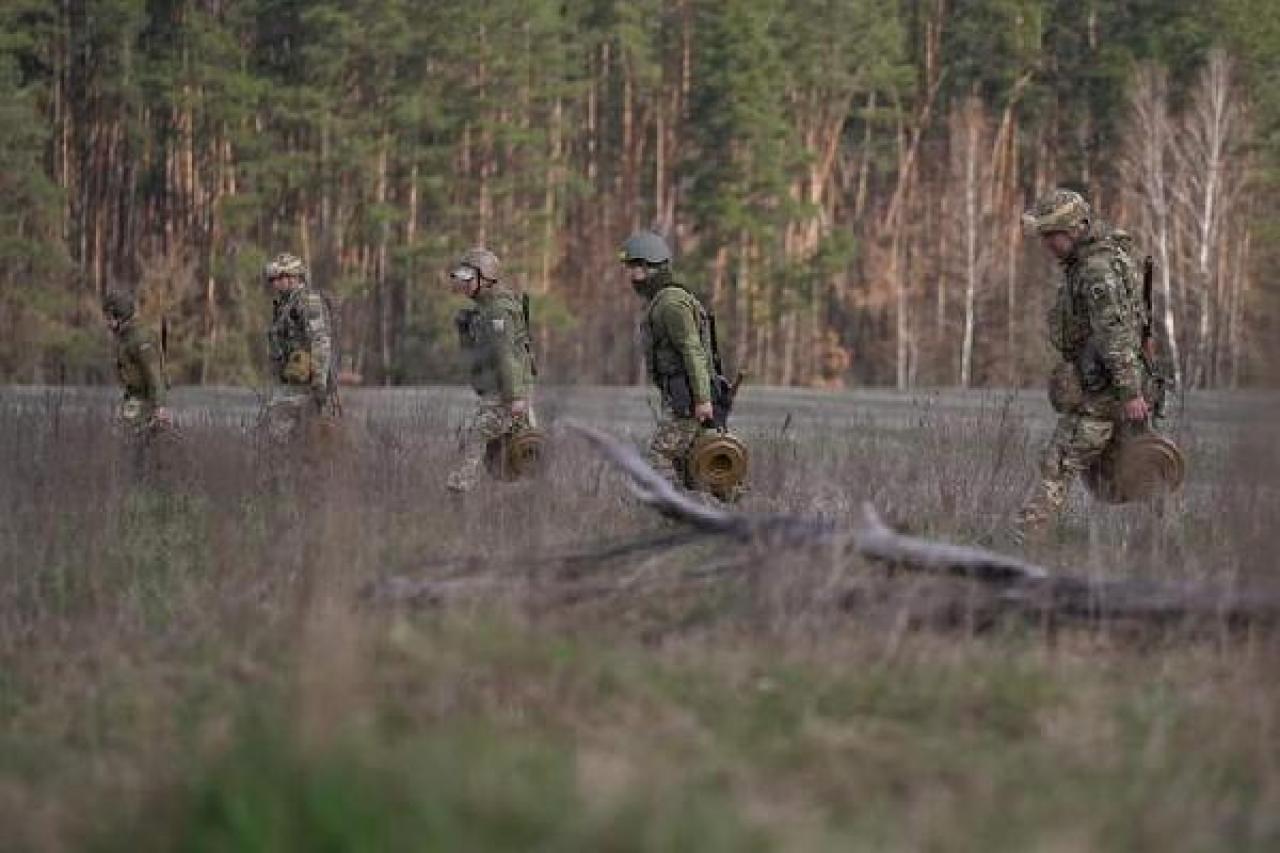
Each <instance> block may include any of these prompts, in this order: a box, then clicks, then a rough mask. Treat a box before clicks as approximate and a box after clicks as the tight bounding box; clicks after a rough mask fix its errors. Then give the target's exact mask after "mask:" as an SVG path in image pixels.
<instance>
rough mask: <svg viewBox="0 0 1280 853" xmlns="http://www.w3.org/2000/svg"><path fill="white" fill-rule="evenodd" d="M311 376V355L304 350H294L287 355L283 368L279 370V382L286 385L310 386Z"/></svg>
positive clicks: (312, 372)
mask: <svg viewBox="0 0 1280 853" xmlns="http://www.w3.org/2000/svg"><path fill="white" fill-rule="evenodd" d="M313 374H314V369H313V365H312V364H311V353H309V352H307V351H306V350H305V349H296V350H294V351H293V352H291V353H289V357H288V358H287V359H286V360H285V363H284V367H282V368H281V369H280V381H282V382H284V383H285V384H286V385H310V384H311V379H312V376H313Z"/></svg>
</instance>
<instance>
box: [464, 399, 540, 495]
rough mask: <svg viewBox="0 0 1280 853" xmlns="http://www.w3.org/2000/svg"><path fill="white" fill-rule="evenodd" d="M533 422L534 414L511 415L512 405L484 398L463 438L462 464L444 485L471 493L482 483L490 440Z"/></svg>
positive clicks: (477, 406)
mask: <svg viewBox="0 0 1280 853" xmlns="http://www.w3.org/2000/svg"><path fill="white" fill-rule="evenodd" d="M532 423H533V413H532V411H530V412H528V413H527V414H525V415H521V416H519V417H517V416H515V415H512V414H511V407H510V404H509V403H505V402H503V401H502V400H500V399H498V398H496V397H494V396H486V397H482V398H481V399H480V401H479V403H477V404H476V410H475V413H474V414H473V415H472V417H471V420H470V422H469V423H468V424H467V426H466V429H465V430H464V432H463V435H462V462H461V464H459V465H458V467H457V468H455V469H454V470H453V471H451V472H449V476H448V478H447V479H446V480H445V485H446V486H447V487H448V489H449V491H451V492H459V493H462V492H469V491H471V490H472V489H474V488H475V487H476V484H478V483H479V482H480V474H481V470H482V469H483V466H484V454H485V448H486V446H487V445H488V444H489V442H490V441H493V440H494V439H496V438H502V436H504V435H507V434H508V433H512V432H515V431H516V430H517V429H521V428H523V427H526V426H531V425H532Z"/></svg>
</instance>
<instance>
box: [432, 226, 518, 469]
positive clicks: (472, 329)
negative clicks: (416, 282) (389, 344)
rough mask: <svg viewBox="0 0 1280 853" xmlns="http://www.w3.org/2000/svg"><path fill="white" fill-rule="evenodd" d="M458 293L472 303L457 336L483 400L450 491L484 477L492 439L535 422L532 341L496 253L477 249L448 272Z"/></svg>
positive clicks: (461, 314)
mask: <svg viewBox="0 0 1280 853" xmlns="http://www.w3.org/2000/svg"><path fill="white" fill-rule="evenodd" d="M449 280H450V285H451V287H452V288H453V290H454V292H455V293H457V294H458V295H460V296H466V297H468V298H469V299H471V300H472V302H473V303H474V305H473V306H472V307H470V308H464V309H463V310H461V311H459V312H458V314H457V317H456V318H455V322H456V324H457V327H458V338H459V341H460V343H461V346H462V351H463V354H464V356H465V358H466V360H467V365H468V368H469V370H470V374H471V385H472V387H473V388H475V391H476V393H477V394H478V395H479V397H480V399H479V401H478V402H477V404H476V409H475V413H474V414H473V416H472V418H471V421H470V422H469V423H468V425H467V428H466V431H465V433H464V435H463V439H462V462H461V464H460V465H459V466H458V467H457V468H456V469H454V470H453V471H451V472H450V473H449V476H448V478H447V480H446V485H447V486H448V488H449V490H450V491H452V492H457V493H463V492H469V491H471V490H472V489H473V488H475V486H476V483H477V482H479V480H480V469H481V466H482V465H483V464H484V458H485V451H486V448H487V447H488V444H489V442H491V441H493V440H495V439H500V438H502V437H503V436H505V435H509V434H512V433H515V432H517V431H518V430H520V429H523V428H526V427H531V426H533V425H534V414H533V408H532V405H531V403H530V397H531V396H532V394H533V382H534V367H533V345H532V341H531V340H530V336H529V326H528V323H527V321H526V318H525V313H524V306H523V304H522V302H521V300H520V298H519V297H518V296H517V295H516V294H515V293H514V292H512V291H511V289H510V288H508V287H507V286H506V285H505V284H503V283H502V281H501V272H500V265H499V261H498V256H497V255H495V254H494V253H493V252H490V251H489V250H488V249H485V248H482V247H476V248H473V249H470V250H468V251H467V252H466V253H464V254H463V255H462V257H461V258H459V259H458V262H457V264H456V265H455V266H454V268H453V269H452V270H451V271H450V273H449Z"/></svg>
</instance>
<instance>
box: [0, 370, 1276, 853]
mask: <svg viewBox="0 0 1280 853" xmlns="http://www.w3.org/2000/svg"><path fill="white" fill-rule="evenodd" d="M220 393H221V394H222V396H219V395H218V394H216V393H215V394H212V395H210V394H208V393H200V392H197V393H191V394H186V395H180V396H179V398H178V403H179V404H178V416H179V418H180V420H182V421H183V422H184V423H185V432H184V436H185V437H184V439H183V441H182V442H181V443H180V444H179V445H172V446H165V447H162V448H159V449H157V450H156V452H154V453H152V454H151V455H150V456H149V457H148V458H146V459H138V458H136V457H135V454H134V453H133V451H132V449H131V448H130V447H129V446H128V444H127V443H126V442H124V441H122V440H121V438H120V437H119V436H117V435H116V434H115V433H114V432H113V430H112V427H111V422H110V398H109V396H107V395H104V394H98V393H88V392H33V391H28V392H19V391H12V390H11V391H6V392H4V393H3V394H0V502H2V504H0V826H3V827H4V828H5V836H6V840H7V842H9V843H12V844H13V846H14V849H20V850H40V851H58V850H72V849H82V848H89V849H104V850H131V851H132V850H169V849H182V850H211V851H212V850H263V851H266V850H308V851H309V850H319V849H326V850H353V851H355V850H361V851H363V850H370V851H372V850H400V849H429V850H481V849H483V850H527V849H544V850H560V849H578V850H601V849H607V850H699V851H702V850H726V851H729V850H733V851H737V850H753V849H759V850H773V849H785V850H848V849H877V850H879V849H912V850H915V849H946V850H956V849H959V850H992V849H997V850H1026V849H1053V850H1126V851H1127V850H1144V849H1152V850H1156V849H1159V850H1168V849H1193V850H1206V849H1208V850H1212V849H1221V850H1250V849H1259V850H1262V849H1275V847H1276V846H1277V844H1280V728H1278V723H1280V719H1278V716H1280V683H1278V681H1277V678H1276V676H1277V674H1278V673H1277V670H1278V668H1280V667H1278V665H1277V663H1276V662H1277V660H1280V658H1278V657H1277V651H1280V648H1278V646H1280V644H1278V642H1277V638H1276V637H1275V636H1273V635H1272V634H1271V633H1269V632H1266V631H1262V630H1253V631H1250V632H1243V631H1239V630H1232V629H1230V628H1228V627H1227V626H1225V625H1207V626H1206V625H1204V624H1197V625H1194V626H1191V625H1181V624H1173V625H1162V626H1160V627H1158V628H1153V627H1151V626H1139V625H1132V624H1123V623H1120V624H1115V623H1110V624H1088V625H1083V624H1032V623H1028V622H1027V621H1026V620H1025V619H1017V618H999V619H995V620H991V619H988V618H986V617H985V616H984V615H983V611H982V610H981V608H980V606H979V602H978V601H977V599H976V596H975V593H974V591H973V590H972V589H970V588H969V587H967V586H966V585H964V584H963V583H960V582H953V581H939V580H920V579H917V578H910V577H904V576H901V575H893V574H891V573H888V572H886V571H885V570H884V569H883V568H879V567H876V566H873V565H870V564H868V563H865V562H863V561H861V560H860V559H858V558H857V557H855V556H850V555H849V554H847V553H839V554H837V553H832V552H831V551H829V550H821V549H819V550H811V551H803V550H799V551H783V552H779V551H770V550H767V549H765V548H764V547H755V548H753V547H729V546H725V545H723V544H720V543H714V542H707V541H692V542H686V543H683V544H678V545H673V546H671V547H667V548H662V549H649V550H641V551H632V552H629V553H626V554H622V555H618V556H609V555H607V554H604V553H603V551H604V548H605V547H606V546H610V545H617V544H619V543H630V542H634V541H637V540H643V539H651V538H656V537H662V536H670V535H671V534H673V533H675V532H677V531H676V529H675V528H674V527H673V526H671V525H670V524H669V523H667V522H664V521H662V520H661V519H658V518H655V517H653V516H652V515H651V514H649V513H648V512H646V511H645V510H644V508H642V507H640V506H638V505H637V504H636V502H635V501H634V499H632V498H631V497H630V496H629V495H628V493H627V491H626V489H625V487H624V485H623V483H622V481H621V478H620V477H619V476H618V475H617V474H615V473H614V472H613V471H612V470H610V469H609V468H608V467H607V466H606V465H605V464H604V463H603V462H602V461H601V460H599V459H597V458H595V457H594V456H592V455H591V454H590V453H589V451H588V449H587V447H586V445H585V444H584V443H582V442H580V441H578V440H575V439H572V438H570V437H568V436H567V435H565V434H564V433H563V432H561V431H559V430H558V429H557V427H556V422H557V420H558V419H559V417H561V416H562V415H573V416H575V417H580V418H583V419H585V420H588V421H590V422H593V423H595V424H596V425H599V426H602V427H604V428H606V429H609V428H612V429H615V430H616V431H618V432H621V433H625V434H630V435H634V436H637V437H638V436H640V435H641V434H642V433H643V431H644V428H645V417H646V416H647V412H646V408H645V404H644V399H643V397H642V396H640V395H637V394H635V393H634V392H622V393H618V394H615V395H610V394H609V393H607V392H605V391H604V390H602V389H585V390H581V391H570V390H562V391H559V392H550V393H549V394H548V395H547V397H546V404H545V405H544V407H543V414H544V420H545V421H546V422H547V423H548V424H549V425H550V429H551V431H552V435H553V439H554V440H555V445H554V447H555V453H554V455H553V456H552V458H551V461H550V464H549V467H548V470H547V471H545V472H544V474H543V475H542V476H541V477H540V478H539V479H536V480H532V481H527V482H521V483H516V484H512V485H501V484H497V483H493V482H486V483H484V484H483V486H482V488H481V489H479V490H478V491H477V492H476V493H474V494H471V495H468V496H465V497H462V498H457V497H454V496H451V495H449V494H447V493H446V492H445V490H444V488H443V478H444V473H445V471H446V470H447V468H448V467H449V466H450V465H451V464H453V461H454V454H455V452H456V430H457V426H458V424H459V423H460V422H461V419H462V418H463V416H464V412H465V409H464V408H463V405H464V404H465V402H466V396H465V395H463V394H461V393H459V392H458V391H456V390H430V391H417V392H415V391H405V392H391V393H388V394H379V393H376V392H364V393H362V394H353V395H350V400H349V402H348V412H349V417H348V419H347V420H348V426H349V429H348V433H347V435H346V440H345V442H343V443H342V445H341V446H334V447H330V448H327V449H325V450H324V451H323V452H320V451H307V452H310V453H314V454H315V455H314V457H313V458H314V459H315V460H317V461H316V463H315V464H314V465H312V466H311V467H310V469H309V470H307V471H305V472H300V471H299V470H298V466H296V465H293V464H291V463H292V462H293V461H294V460H293V459H292V458H290V457H278V456H273V455H272V454H270V453H267V452H265V449H264V448H262V447H260V446H259V445H258V444H257V443H256V442H255V441H254V438H253V435H252V432H251V431H250V430H249V429H247V427H248V426H249V425H250V424H251V423H252V400H253V398H252V396H251V395H246V394H243V393H236V392H220ZM224 403H229V404H230V405H229V406H224V405H222V404H224ZM1271 405H1272V404H1271V401H1268V400H1266V399H1264V398H1257V397H1230V396H1219V397H1213V398H1203V399H1194V398H1193V399H1192V400H1191V401H1189V403H1188V406H1187V407H1186V410H1185V416H1184V418H1183V419H1182V420H1180V421H1179V422H1177V423H1175V424H1173V425H1172V427H1171V429H1172V431H1173V432H1174V433H1175V434H1176V435H1177V436H1178V438H1179V441H1180V442H1181V443H1182V444H1183V445H1184V447H1185V448H1186V449H1187V450H1188V452H1189V456H1190V459H1191V466H1190V469H1189V480H1188V484H1187V488H1186V490H1185V492H1184V494H1183V495H1182V496H1180V497H1179V498H1176V499H1174V500H1171V501H1169V502H1168V503H1167V504H1166V505H1164V506H1162V507H1159V508H1153V507H1124V508H1119V509H1111V510H1108V511H1107V512H1104V513H1093V514H1092V515H1090V514H1087V510H1089V509H1090V508H1092V507H1091V505H1090V504H1089V503H1088V502H1087V500H1086V498H1085V497H1084V496H1083V494H1079V493H1078V494H1076V495H1075V496H1074V499H1073V502H1072V504H1071V512H1070V514H1069V515H1068V517H1067V518H1066V519H1065V520H1064V522H1063V523H1062V524H1061V525H1060V526H1059V527H1058V528H1057V529H1055V530H1054V531H1053V534H1052V536H1051V537H1050V538H1049V540H1048V541H1046V542H1043V543H1039V544H1036V545H1034V546H1031V547H1029V548H1028V549H1027V551H1026V553H1027V555H1028V556H1030V557H1032V558H1033V559H1035V560H1037V561H1039V562H1041V563H1043V564H1045V565H1048V566H1056V567H1061V568H1067V567H1070V568H1072V569H1075V570H1079V571H1082V572H1089V571H1095V572H1102V573H1106V574H1109V575H1115V576H1121V575H1134V576H1144V577H1151V578H1160V579H1176V580H1209V581H1213V582H1215V583H1224V584H1225V583H1237V582H1250V583H1258V582H1269V581H1270V580H1271V578H1272V577H1273V576H1274V574H1275V559H1274V554H1275V553H1276V547H1277V545H1280V532H1278V531H1277V529H1276V524H1275V521H1276V511H1275V507H1276V505H1277V500H1276V499H1277V485H1278V484H1280V454H1277V452H1276V451H1275V449H1274V437H1273V435H1271V430H1272V424H1273V423H1274V422H1275V421H1274V419H1270V420H1269V419H1268V418H1267V417H1265V415H1267V414H1271V413H1273V412H1274V409H1273V408H1272V409H1269V408H1268V407H1269V406H1271ZM220 412H230V414H219V413H220ZM788 416H790V417H788ZM1048 424H1049V419H1048V412H1047V406H1045V405H1044V404H1042V403H1041V402H1040V401H1039V399H1036V398H1033V397H1031V396H1028V395H1025V394H1024V395H1021V396H1018V397H1015V396H1011V395H992V394H986V395H978V394H974V395H955V394H940V395H935V396H932V397H930V396H921V397H918V398H909V397H898V396H896V395H891V394H884V393H881V394H875V393H870V392H864V393H862V394H859V395H849V396H839V397H824V396H823V395H819V394H812V393H804V392H782V391H769V390H761V389H747V391H745V392H744V405H743V410H742V419H741V421H740V425H741V428H742V432H743V434H744V437H745V438H746V439H747V440H748V442H749V444H750V447H751V450H752V454H753V457H752V463H753V466H754V473H753V478H752V491H751V492H750V494H749V495H748V496H747V498H746V499H745V500H744V503H743V508H744V509H746V510H748V511H757V512H773V511H782V512H793V513H804V514H821V515H825V516H829V517H832V518H834V519H836V520H848V522H849V523H850V524H852V523H853V520H854V518H855V516H856V513H857V510H858V507H859V505H860V504H861V502H862V501H864V500H870V501H872V502H873V503H874V504H875V505H876V506H877V507H878V508H879V509H880V510H881V512H882V513H883V514H884V515H885V517H886V518H887V519H888V520H889V521H890V522H891V523H893V524H895V525H896V526H898V527H899V528H900V529H906V530H910V531H911V532H914V533H918V534H921V535H926V536H931V537H936V538H942V539H949V540H953V541H963V542H972V541H975V540H976V539H978V538H980V537H983V536H984V535H986V534H988V533H990V532H991V531H992V530H994V529H996V528H998V527H999V526H1001V525H1002V524H1004V523H1005V522H1006V521H1007V519H1008V518H1009V517H1010V516H1011V515H1012V513H1013V512H1014V510H1015V509H1016V507H1017V506H1018V504H1019V502H1020V499H1021V497H1022V495H1023V494H1024V492H1025V489H1026V488H1027V486H1028V485H1029V483H1030V478H1031V476H1032V473H1033V468H1034V460H1035V456H1036V453H1037V451H1038V443H1039V441H1040V440H1041V438H1042V437H1043V434H1044V431H1045V430H1046V428H1047V425H1048ZM593 554H596V555H598V556H597V557H593V556H592V555H593ZM391 578H402V579H408V580H426V579H430V580H438V581H441V582H442V583H445V584H452V587H451V588H453V589H456V590H457V594H456V595H450V596H448V597H444V598H418V599H414V600H412V601H410V602H405V601H396V602H392V601H387V600H384V599H383V598H381V597H379V596H377V595H369V594H368V590H369V589H370V588H371V585H374V586H377V587H378V588H383V587H384V586H385V584H386V583H387V581H388V579H391ZM6 846H7V845H6Z"/></svg>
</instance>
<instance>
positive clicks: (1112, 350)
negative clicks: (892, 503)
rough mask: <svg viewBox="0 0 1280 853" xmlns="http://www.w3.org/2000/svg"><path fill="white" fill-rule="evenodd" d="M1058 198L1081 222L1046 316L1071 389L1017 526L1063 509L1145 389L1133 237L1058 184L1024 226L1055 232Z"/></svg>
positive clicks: (1061, 400) (1057, 396)
mask: <svg viewBox="0 0 1280 853" xmlns="http://www.w3.org/2000/svg"><path fill="white" fill-rule="evenodd" d="M1064 204H1065V205H1068V206H1078V207H1079V209H1078V210H1076V211H1074V212H1073V213H1070V214H1067V215H1066V216H1067V218H1068V219H1071V217H1072V216H1074V217H1075V218H1076V219H1078V220H1082V221H1083V222H1084V223H1085V225H1086V226H1087V230H1086V231H1084V233H1083V234H1082V236H1081V237H1080V239H1079V240H1078V241H1077V242H1076V243H1075V247H1074V249H1073V250H1072V251H1071V253H1070V254H1069V255H1068V256H1067V257H1065V258H1063V259H1062V261H1061V263H1062V269H1063V273H1064V276H1063V283H1062V285H1061V286H1060V287H1059V289H1058V293H1057V298H1056V299H1055V301H1054V304H1053V306H1052V307H1051V308H1050V310H1049V315H1048V330H1049V340H1050V342H1051V343H1052V345H1053V347H1054V349H1056V350H1057V351H1058V353H1059V354H1060V355H1061V357H1062V364H1061V365H1060V370H1059V371H1055V377H1057V376H1063V375H1065V376H1068V377H1070V378H1069V380H1068V382H1069V384H1071V385H1072V390H1071V391H1069V392H1066V393H1063V392H1061V391H1060V390H1059V391H1057V392H1056V393H1053V394H1051V396H1052V397H1053V399H1054V405H1055V408H1056V409H1058V410H1059V412H1060V416H1059V419H1058V424H1057V427H1056V429H1055V430H1054V433H1053V437H1052V438H1051V439H1050V441H1049V445H1048V447H1047V448H1046V449H1045V453H1044V456H1043V458H1042V460H1041V463H1040V480H1039V482H1038V483H1037V485H1036V487H1035V489H1034V491H1033V492H1032V494H1031V496H1030V497H1029V498H1028V500H1027V502H1026V503H1025V504H1024V506H1023V508H1022V510H1021V511H1020V513H1019V515H1018V527H1019V528H1021V529H1022V530H1030V529H1036V528H1041V527H1043V526H1044V525H1046V524H1047V523H1048V522H1049V521H1050V520H1051V519H1052V518H1053V517H1055V516H1056V515H1057V514H1058V513H1059V512H1060V511H1061V510H1062V507H1063V505H1064V504H1065V503H1066V499H1067V493H1068V491H1069V489H1070V487H1071V483H1072V482H1073V481H1074V480H1075V479H1076V477H1077V476H1078V475H1079V474H1080V473H1081V472H1083V471H1084V470H1085V468H1087V467H1088V466H1089V464H1090V463H1091V462H1092V461H1093V460H1095V459H1096V458H1097V457H1098V456H1099V455H1100V454H1101V453H1102V451H1103V450H1104V449H1106V447H1107V444H1108V443H1109V442H1110V441H1111V439H1112V437H1113V436H1114V435H1115V433H1116V429H1117V427H1118V426H1119V424H1120V423H1121V421H1122V420H1123V414H1122V408H1123V405H1124V403H1125V402H1126V401H1128V400H1131V399H1133V398H1134V397H1137V396H1139V395H1142V394H1146V393H1147V391H1148V388H1149V384H1148V383H1149V372H1148V370H1147V366H1146V363H1145V361H1144V360H1143V357H1142V329H1143V325H1144V322H1145V319H1146V309H1145V307H1144V306H1143V303H1142V288H1141V273H1140V271H1139V269H1138V265H1137V264H1136V263H1135V262H1134V259H1133V256H1132V250H1133V247H1132V241H1131V240H1130V239H1129V237H1128V235H1126V234H1125V233H1124V232H1122V231H1117V230H1111V229H1108V228H1107V227H1105V226H1104V225H1102V224H1101V223H1096V222H1090V221H1089V220H1088V207H1087V205H1085V204H1084V201H1083V199H1080V197H1079V196H1078V195H1076V194H1075V193H1070V192H1069V191H1063V190H1059V191H1057V192H1056V193H1054V194H1052V195H1050V196H1049V197H1048V198H1046V199H1045V200H1043V201H1042V202H1040V203H1039V204H1037V205H1036V207H1034V208H1033V209H1032V211H1031V212H1029V213H1028V219H1027V223H1028V225H1029V226H1031V227H1033V228H1035V229H1036V230H1038V231H1040V233H1047V232H1048V231H1050V230H1053V229H1054V227H1055V226H1056V224H1057V223H1055V222H1054V221H1053V216H1054V211H1055V210H1058V211H1061V210H1062V209H1063V205H1064ZM1046 220H1048V221H1047V222H1046Z"/></svg>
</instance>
